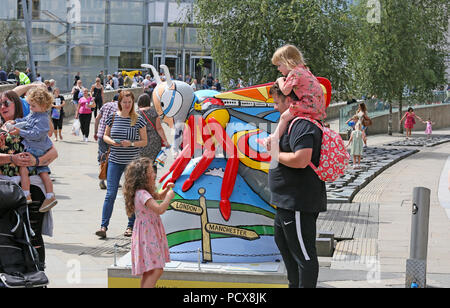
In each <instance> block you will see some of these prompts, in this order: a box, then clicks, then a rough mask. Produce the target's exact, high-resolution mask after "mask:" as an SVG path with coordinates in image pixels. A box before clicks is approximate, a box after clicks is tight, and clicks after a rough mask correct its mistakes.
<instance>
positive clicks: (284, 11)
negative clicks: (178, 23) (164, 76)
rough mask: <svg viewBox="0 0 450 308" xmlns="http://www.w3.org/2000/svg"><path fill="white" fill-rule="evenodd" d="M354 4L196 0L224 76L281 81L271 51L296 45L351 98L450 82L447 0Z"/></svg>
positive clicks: (398, 97)
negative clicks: (449, 75)
mask: <svg viewBox="0 0 450 308" xmlns="http://www.w3.org/2000/svg"><path fill="white" fill-rule="evenodd" d="M348 2H349V1H346V0H334V1H329V0H316V1H312V0H214V1H210V0H196V1H195V3H194V11H195V15H194V16H195V23H198V24H199V26H200V31H199V33H200V38H201V39H202V41H203V42H204V43H205V45H206V44H208V45H210V46H211V49H212V56H213V58H214V60H215V61H216V62H217V63H218V64H219V66H220V68H221V75H222V76H221V78H222V79H223V80H228V79H230V78H233V79H236V78H237V77H242V78H243V79H244V80H246V81H249V80H251V81H252V82H253V83H254V84H257V83H264V82H268V81H273V80H275V79H276V78H277V77H278V76H279V73H278V72H277V70H276V68H275V67H274V66H273V65H272V63H271V58H272V54H273V52H274V51H275V50H276V49H277V48H278V47H280V46H282V45H284V44H287V43H290V44H293V45H296V46H297V47H299V48H300V50H302V52H303V54H304V56H305V58H306V61H307V64H308V66H309V67H310V68H311V71H312V72H313V73H314V74H315V75H317V76H324V77H327V78H329V79H330V80H331V82H332V84H333V88H334V90H335V91H336V92H337V93H344V94H345V95H348V96H356V97H360V96H361V95H363V94H364V95H376V96H378V97H379V98H382V99H385V100H388V101H390V102H393V101H396V102H401V101H402V99H403V97H402V93H403V89H404V88H405V86H407V87H408V88H409V89H414V93H415V95H416V98H417V97H419V96H420V95H422V94H424V95H425V94H429V93H430V89H434V88H436V87H437V86H438V85H439V84H443V83H445V82H446V81H445V56H446V55H448V46H447V45H446V37H445V34H446V32H447V31H448V17H449V15H448V3H447V2H448V1H447V0H408V1H405V0H361V1H354V3H355V4H354V5H351V6H348ZM378 9H379V12H377V10H378ZM377 18H379V19H377ZM344 98H345V97H344ZM333 99H335V100H336V99H337V97H336V93H335V94H334V97H333Z"/></svg>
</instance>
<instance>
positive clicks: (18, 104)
mask: <svg viewBox="0 0 450 308" xmlns="http://www.w3.org/2000/svg"><path fill="white" fill-rule="evenodd" d="M3 95H4V96H5V97H6V98H7V99H8V100H10V101H12V102H13V103H14V119H19V118H23V107H22V101H21V100H20V98H19V95H17V93H16V92H14V91H13V90H9V91H6V92H5V93H3Z"/></svg>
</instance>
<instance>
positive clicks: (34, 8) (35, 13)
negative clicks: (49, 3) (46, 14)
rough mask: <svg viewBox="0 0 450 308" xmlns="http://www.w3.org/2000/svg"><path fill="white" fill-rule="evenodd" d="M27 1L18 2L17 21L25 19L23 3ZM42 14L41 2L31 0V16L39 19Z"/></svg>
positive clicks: (39, 0)
mask: <svg viewBox="0 0 450 308" xmlns="http://www.w3.org/2000/svg"><path fill="white" fill-rule="evenodd" d="M25 1H26V0H17V19H23V8H22V3H24V2H25ZM28 3H30V1H28ZM27 8H28V7H27ZM28 9H29V8H28ZM40 13H41V0H31V16H32V18H33V19H39V17H40Z"/></svg>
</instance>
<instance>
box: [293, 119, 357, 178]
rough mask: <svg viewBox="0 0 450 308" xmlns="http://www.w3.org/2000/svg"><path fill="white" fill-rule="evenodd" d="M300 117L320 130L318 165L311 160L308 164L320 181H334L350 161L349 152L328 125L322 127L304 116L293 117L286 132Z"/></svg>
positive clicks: (342, 173) (343, 171) (339, 137)
mask: <svg viewBox="0 0 450 308" xmlns="http://www.w3.org/2000/svg"><path fill="white" fill-rule="evenodd" d="M300 119H303V120H307V121H310V122H312V123H314V124H315V125H316V126H317V127H319V128H320V130H321V131H322V145H321V147H320V161H319V166H317V167H316V166H314V164H313V163H312V162H310V163H309V166H310V167H311V168H312V169H313V170H314V172H315V173H316V174H317V175H318V177H319V179H321V180H322V181H324V182H334V181H336V180H337V179H338V178H339V177H341V176H342V175H344V173H345V169H346V167H347V165H348V163H349V161H350V154H348V152H347V149H346V148H345V145H344V141H343V140H342V138H341V136H340V135H339V134H338V133H336V132H335V131H333V130H331V129H330V128H328V127H322V125H320V124H319V123H318V122H317V121H316V120H313V119H309V118H305V117H297V118H295V119H294V120H293V121H292V122H291V124H290V126H289V131H288V134H289V133H290V132H291V129H292V126H293V124H294V123H295V122H296V121H297V120H300Z"/></svg>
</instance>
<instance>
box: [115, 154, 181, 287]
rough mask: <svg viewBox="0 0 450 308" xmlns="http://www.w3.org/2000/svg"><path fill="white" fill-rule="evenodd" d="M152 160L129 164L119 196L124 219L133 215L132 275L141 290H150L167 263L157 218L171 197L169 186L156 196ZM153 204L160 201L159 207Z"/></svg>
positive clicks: (143, 159) (161, 226)
mask: <svg viewBox="0 0 450 308" xmlns="http://www.w3.org/2000/svg"><path fill="white" fill-rule="evenodd" d="M152 164H153V162H152V160H150V159H149V158H147V157H142V158H139V159H137V160H134V161H132V162H131V163H130V164H129V165H128V167H127V169H126V171H125V185H124V188H123V194H124V197H125V206H126V211H127V215H128V216H129V217H131V216H132V215H133V214H135V215H136V220H135V222H134V227H133V236H132V239H131V261H132V274H133V275H136V276H140V275H142V280H141V288H153V287H155V285H156V282H157V281H158V279H159V277H161V275H162V273H163V269H164V265H165V263H167V262H170V254H169V246H168V243H167V237H166V233H165V230H164V226H163V224H162V222H161V218H160V216H159V215H161V214H163V213H164V212H165V211H166V210H167V208H168V207H169V204H170V201H171V200H172V199H173V197H174V196H175V194H174V192H173V191H172V188H173V187H174V184H173V183H168V185H167V187H166V188H165V189H164V190H163V191H162V192H161V193H160V194H158V193H157V192H156V188H155V178H156V175H155V172H154V171H153V167H152ZM156 200H163V201H162V202H161V203H160V204H158V203H157V202H156Z"/></svg>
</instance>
